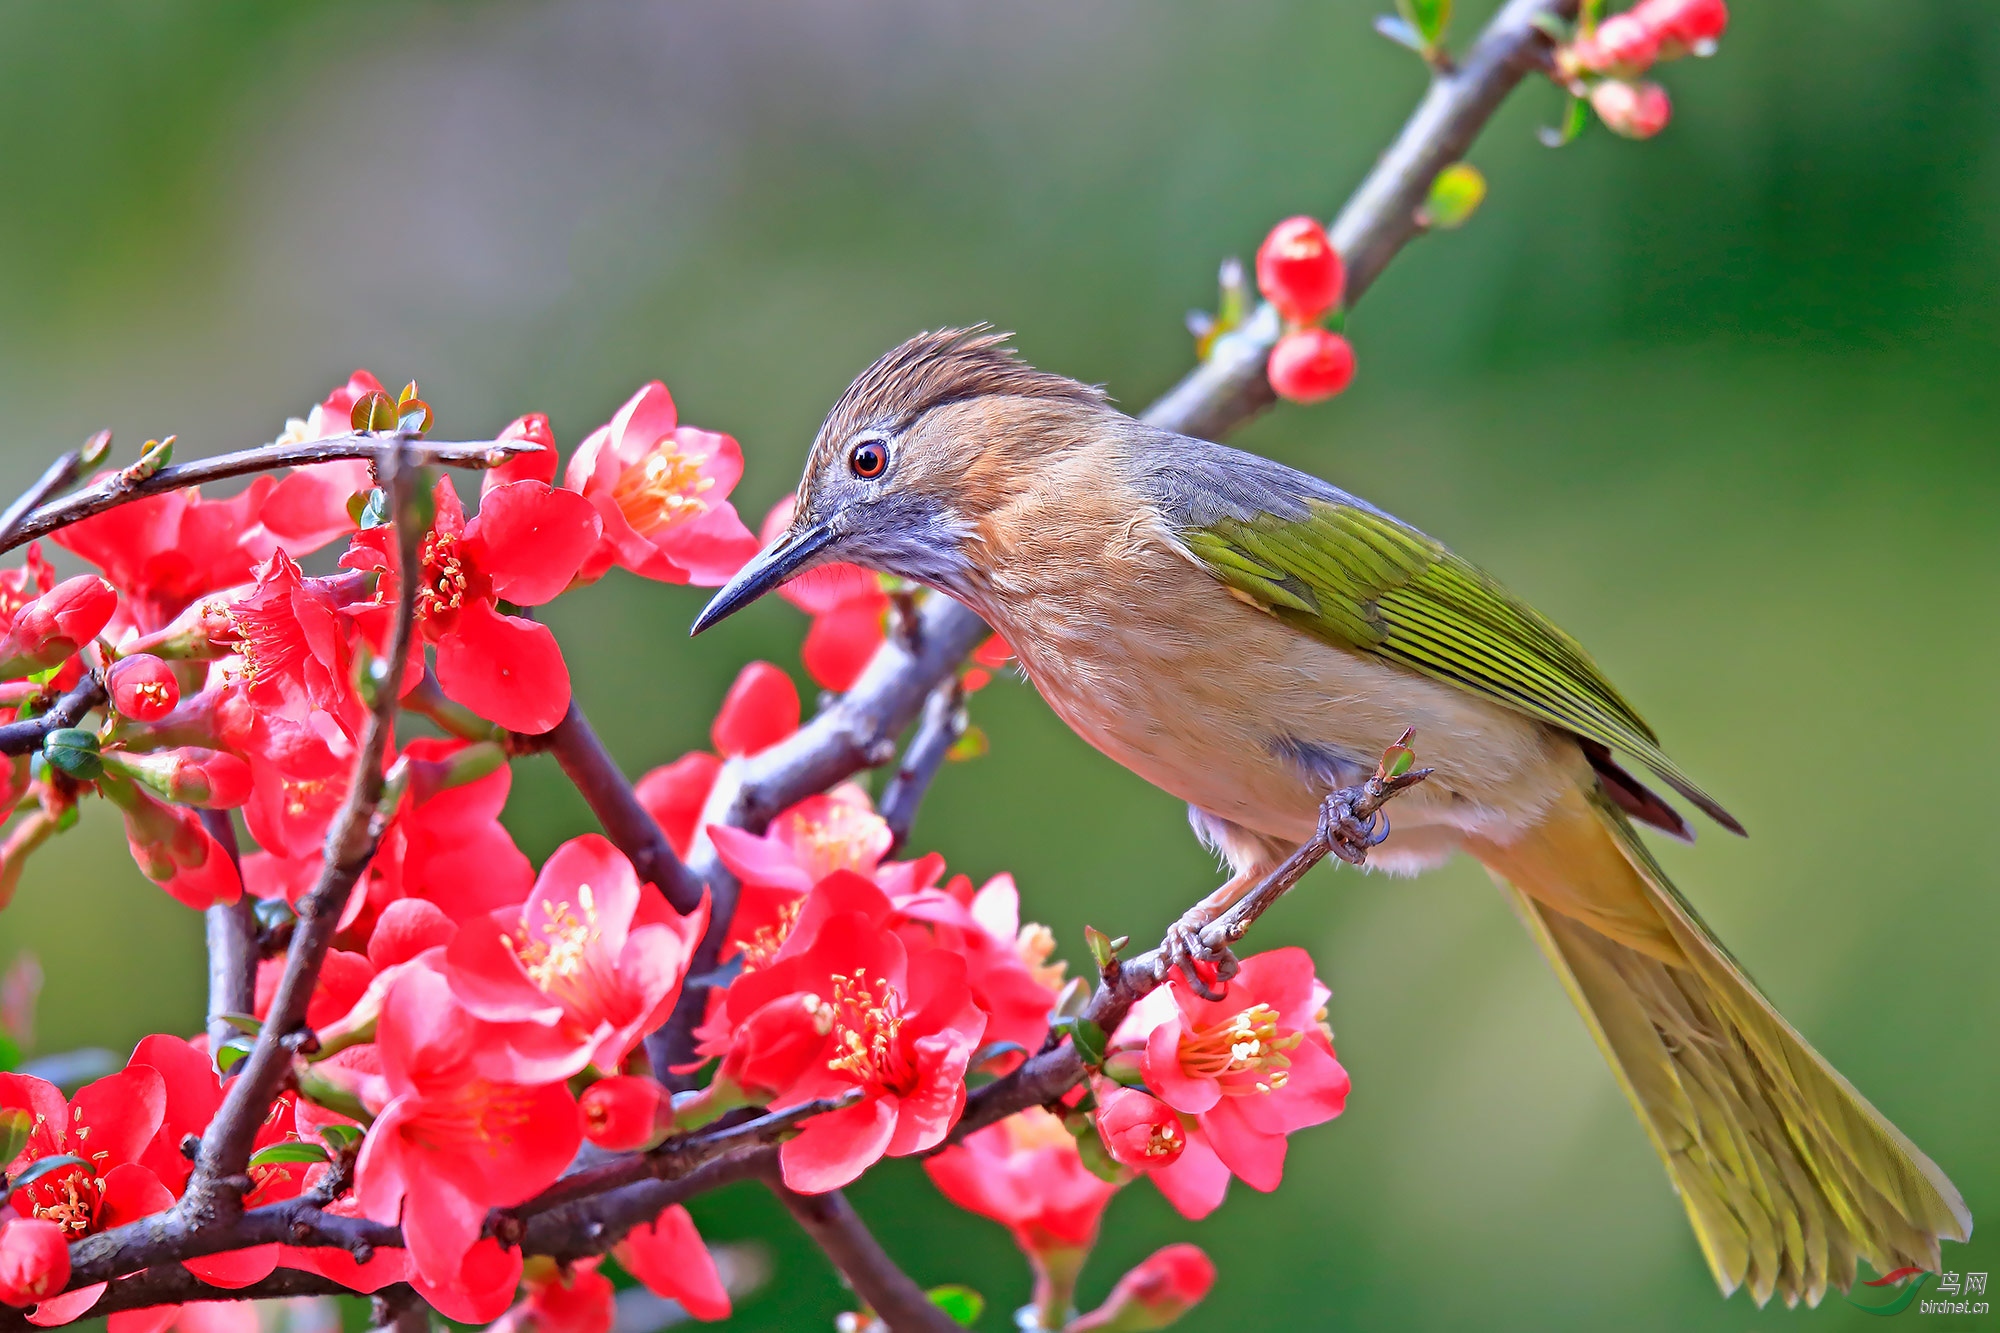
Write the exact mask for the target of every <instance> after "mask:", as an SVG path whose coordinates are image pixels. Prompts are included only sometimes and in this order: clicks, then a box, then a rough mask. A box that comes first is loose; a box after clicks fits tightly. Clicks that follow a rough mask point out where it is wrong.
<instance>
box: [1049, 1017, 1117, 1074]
mask: <svg viewBox="0 0 2000 1333" xmlns="http://www.w3.org/2000/svg"><path fill="white" fill-rule="evenodd" d="M1056 1028H1057V1030H1058V1031H1063V1032H1067V1033H1068V1034H1069V1040H1070V1044H1071V1045H1072V1046H1075V1047H1076V1054H1077V1058H1078V1059H1080V1060H1082V1061H1083V1062H1084V1063H1085V1064H1087V1065H1089V1066H1090V1067H1091V1068H1093V1069H1094V1068H1096V1067H1097V1066H1098V1065H1101V1064H1103V1063H1104V1047H1105V1036H1104V1029H1103V1028H1102V1027H1100V1026H1099V1025H1098V1024H1097V1022H1096V1021H1095V1020H1094V1019H1089V1018H1066V1019H1064V1020H1063V1021H1062V1022H1060V1023H1058V1024H1056Z"/></svg>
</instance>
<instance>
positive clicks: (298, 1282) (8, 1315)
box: [0, 1264, 422, 1333]
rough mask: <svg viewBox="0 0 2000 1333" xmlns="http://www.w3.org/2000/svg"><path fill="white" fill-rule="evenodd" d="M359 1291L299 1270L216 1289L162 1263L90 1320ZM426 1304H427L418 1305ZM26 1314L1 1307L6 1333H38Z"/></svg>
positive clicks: (119, 1286) (129, 1282) (113, 1292)
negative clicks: (192, 1304)
mask: <svg viewBox="0 0 2000 1333" xmlns="http://www.w3.org/2000/svg"><path fill="white" fill-rule="evenodd" d="M390 1293H397V1294H398V1295H399V1296H400V1295H407V1296H408V1298H409V1299H412V1300H415V1299H416V1293H415V1292H414V1291H411V1290H410V1288H409V1287H408V1286H407V1285H405V1284H403V1283H400V1282H399V1283H396V1284H395V1285H394V1286H389V1287H384V1288H383V1289H382V1292H381V1293H380V1294H382V1295H389V1294H390ZM352 1295H354V1289H353V1288H351V1287H343V1286H342V1285H340V1283H338V1282H335V1281H334V1280H333V1279H332V1278H330V1277H321V1276H320V1275H319V1274H318V1273H308V1272H305V1271H304V1270H303V1269H298V1268H280V1269H278V1270H276V1271H275V1272H273V1273H272V1274H271V1276H269V1277H267V1278H265V1279H263V1280H262V1281H261V1282H253V1283H251V1284H250V1285H249V1286H247V1287H216V1286H211V1285H209V1284H208V1283H206V1282H203V1281H202V1280H201V1279H200V1278H198V1277H196V1276H195V1275H194V1274H193V1273H190V1272H188V1270H187V1269H185V1268H183V1267H181V1266H180V1265H179V1264H161V1265H159V1266H158V1267H154V1268H148V1269H146V1270H145V1271H143V1272H139V1273H134V1274H132V1275H131V1276H130V1277H121V1278H117V1279H115V1280H114V1281H113V1282H112V1283H111V1285H110V1286H109V1287H108V1288H107V1289H106V1290H105V1293H104V1294H103V1295H102V1296H100V1297H98V1298H97V1304H95V1305H93V1306H91V1307H90V1312H89V1314H87V1315H86V1316H85V1318H89V1319H100V1318H102V1317H103V1316H105V1315H108V1314H117V1313H118V1312H119V1311H121V1310H143V1309H145V1308H147V1307H148V1306H154V1305H183V1304H186V1303H187V1302H189V1301H261V1300H271V1299H275V1298H278V1297H284V1296H352ZM418 1304H419V1305H421V1304H422V1302H421V1301H418ZM34 1330H35V1325H33V1324H31V1323H29V1322H28V1313H27V1311H25V1310H10V1309H7V1308H5V1307H0V1333H34Z"/></svg>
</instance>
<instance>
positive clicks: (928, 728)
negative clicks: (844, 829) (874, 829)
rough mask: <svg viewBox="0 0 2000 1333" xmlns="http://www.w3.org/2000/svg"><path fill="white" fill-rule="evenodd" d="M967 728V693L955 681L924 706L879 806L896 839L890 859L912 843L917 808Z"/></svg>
mask: <svg viewBox="0 0 2000 1333" xmlns="http://www.w3.org/2000/svg"><path fill="white" fill-rule="evenodd" d="M965 728H966V718H965V690H964V688H963V687H962V686H960V685H959V683H958V681H957V679H956V678H953V679H950V680H947V681H946V682H945V683H944V684H942V685H940V686H938V687H937V688H936V689H934V690H932V691H931V694H930V698H929V699H928V700H927V701H926V702H925V703H924V717H923V721H921V722H919V723H918V724H917V731H916V734H915V735H914V736H912V737H910V743H909V744H908V745H906V746H905V747H903V762H902V763H900V764H898V765H897V766H896V775H895V776H894V777H893V778H891V779H889V786H888V787H887V789H886V790H884V791H883V793H882V799H881V801H880V802H879V803H877V805H876V811H877V813H879V814H880V815H881V816H882V822H883V823H885V824H887V825H888V826H889V834H890V837H891V838H892V839H893V841H892V842H891V843H890V844H889V854H890V855H893V854H895V853H896V852H898V851H900V850H902V847H903V844H904V843H906V842H908V841H909V840H910V830H911V829H912V828H914V827H916V823H917V807H918V806H920V805H922V804H923V800H924V794H925V793H926V792H928V791H929V790H930V786H931V779H932V778H935V777H936V776H937V773H938V770H939V769H940V768H943V767H944V761H945V760H946V759H948V758H950V757H951V747H952V746H954V745H956V744H957V743H958V738H959V737H961V736H963V735H964V734H965Z"/></svg>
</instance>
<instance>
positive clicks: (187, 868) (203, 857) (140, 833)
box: [98, 772, 243, 908]
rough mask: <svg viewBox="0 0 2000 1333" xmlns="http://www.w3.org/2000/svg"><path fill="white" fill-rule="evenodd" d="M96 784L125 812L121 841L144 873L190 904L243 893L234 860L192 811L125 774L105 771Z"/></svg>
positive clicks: (225, 900)
mask: <svg viewBox="0 0 2000 1333" xmlns="http://www.w3.org/2000/svg"><path fill="white" fill-rule="evenodd" d="M98 790H99V791H102V792H103V793H104V795H105V797H106V798H107V799H108V800H110V802H111V803H112V804H113V805H115V806H117V807H118V808H119V810H120V811H122V812H123V813H124V815H125V844H126V846H127V847H129V848H130V849H131V852H132V859H133V860H134V861H136V862H138V864H139V870H140V873H142V874H144V875H145V876H146V878H147V879H150V880H152V881H153V882H154V883H155V884H157V885H159V886H160V887H161V888H162V889H165V890H166V891H167V892H168V893H170V894H172V895H173V896H174V897H175V898H176V899H178V900H179V901H181V902H183V903H185V904H186V905H187V906H189V907H194V908H205V907H212V906H214V905H215V904H217V903H233V902H235V901H236V900H237V899H238V898H240V897H242V896H243V880H242V877H241V876H239V875H238V874H237V872H236V865H235V863H234V862H233V861H231V860H230V859H229V856H228V854H227V853H225V852H224V851H223V850H222V845H221V844H220V843H218V842H217V841H216V840H215V839H214V838H212V837H210V836H209V833H208V830H207V829H205V828H203V827H202V826H201V820H200V818H199V817H197V816H196V814H195V812H194V811H192V810H189V809H187V808H185V807H183V806H178V805H162V804H161V803H160V802H159V801H157V800H155V799H154V798H153V797H152V796H151V795H150V794H149V793H147V792H145V791H143V790H141V789H140V788H139V787H138V786H136V785H134V784H133V783H132V782H131V781H129V780H128V779H127V778H126V777H125V776H124V775H123V774H116V773H111V772H106V773H105V775H104V777H103V779H102V780H100V781H99V783H98Z"/></svg>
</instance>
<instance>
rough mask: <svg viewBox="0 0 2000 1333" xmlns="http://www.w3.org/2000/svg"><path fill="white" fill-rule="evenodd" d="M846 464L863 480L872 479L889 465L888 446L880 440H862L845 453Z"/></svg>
mask: <svg viewBox="0 0 2000 1333" xmlns="http://www.w3.org/2000/svg"><path fill="white" fill-rule="evenodd" d="M847 466H848V469H849V470H850V471H852V472H853V473H854V475H855V476H857V477H859V478H861V479H862V480H863V481H873V480H875V478H877V477H879V476H881V475H882V474H883V473H884V472H885V471H887V470H888V467H889V446H887V445H885V444H883V443H882V441H880V440H863V441H862V442H861V443H859V444H857V445H855V446H854V448H853V450H852V451H851V452H850V453H849V454H848V455H847Z"/></svg>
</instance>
